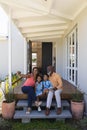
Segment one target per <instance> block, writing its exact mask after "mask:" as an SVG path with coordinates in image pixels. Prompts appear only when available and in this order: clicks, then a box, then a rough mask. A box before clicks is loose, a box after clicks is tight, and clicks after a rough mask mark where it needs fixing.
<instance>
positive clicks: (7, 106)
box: [2, 101, 15, 119]
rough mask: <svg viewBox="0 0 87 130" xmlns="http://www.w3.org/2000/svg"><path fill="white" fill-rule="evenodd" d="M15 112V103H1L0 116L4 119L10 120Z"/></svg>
mask: <svg viewBox="0 0 87 130" xmlns="http://www.w3.org/2000/svg"><path fill="white" fill-rule="evenodd" d="M14 112H15V101H14V102H11V103H6V102H2V116H3V118H5V119H11V118H12V117H13V115H14Z"/></svg>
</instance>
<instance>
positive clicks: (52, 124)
mask: <svg viewBox="0 0 87 130" xmlns="http://www.w3.org/2000/svg"><path fill="white" fill-rule="evenodd" d="M10 123H11V125H12V130H78V129H77V128H75V126H73V125H72V124H69V123H65V122H64V121H55V120H46V119H45V120H44V119H43V120H31V122H30V123H26V124H23V123H21V122H20V121H11V122H10Z"/></svg>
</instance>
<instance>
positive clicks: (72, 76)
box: [66, 26, 78, 85]
mask: <svg viewBox="0 0 87 130" xmlns="http://www.w3.org/2000/svg"><path fill="white" fill-rule="evenodd" d="M76 38H77V26H76V27H75V28H74V29H73V30H72V32H71V33H70V34H69V35H68V36H67V67H66V68H67V79H68V81H69V82H71V83H72V84H74V85H78V75H77V73H78V66H77V65H76V60H77V58H78V56H77V55H76V54H77V53H76V51H78V50H76V46H77V44H78V43H76V42H77V41H76Z"/></svg>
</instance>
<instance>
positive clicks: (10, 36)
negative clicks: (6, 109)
mask: <svg viewBox="0 0 87 130" xmlns="http://www.w3.org/2000/svg"><path fill="white" fill-rule="evenodd" d="M11 28H12V25H11V9H9V28H8V60H9V62H8V74H9V88H11V87H12V82H11V79H12V76H11V72H12V30H11Z"/></svg>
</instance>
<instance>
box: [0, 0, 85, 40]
mask: <svg viewBox="0 0 87 130" xmlns="http://www.w3.org/2000/svg"><path fill="white" fill-rule="evenodd" d="M0 3H1V5H2V7H3V8H4V10H5V11H6V13H7V14H8V9H9V8H11V13H12V20H13V21H14V23H15V24H16V25H17V27H18V28H19V30H20V31H21V33H22V34H23V36H24V37H25V38H26V39H27V40H32V41H37V40H39V41H43V40H45V41H47V40H51V41H53V40H54V39H56V38H61V37H63V35H64V33H65V31H66V29H67V28H68V26H69V24H70V23H71V22H72V20H74V19H75V17H76V16H77V15H78V14H79V13H80V12H81V11H82V10H83V9H84V8H85V7H86V6H87V0H17V1H16V0H0Z"/></svg>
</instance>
